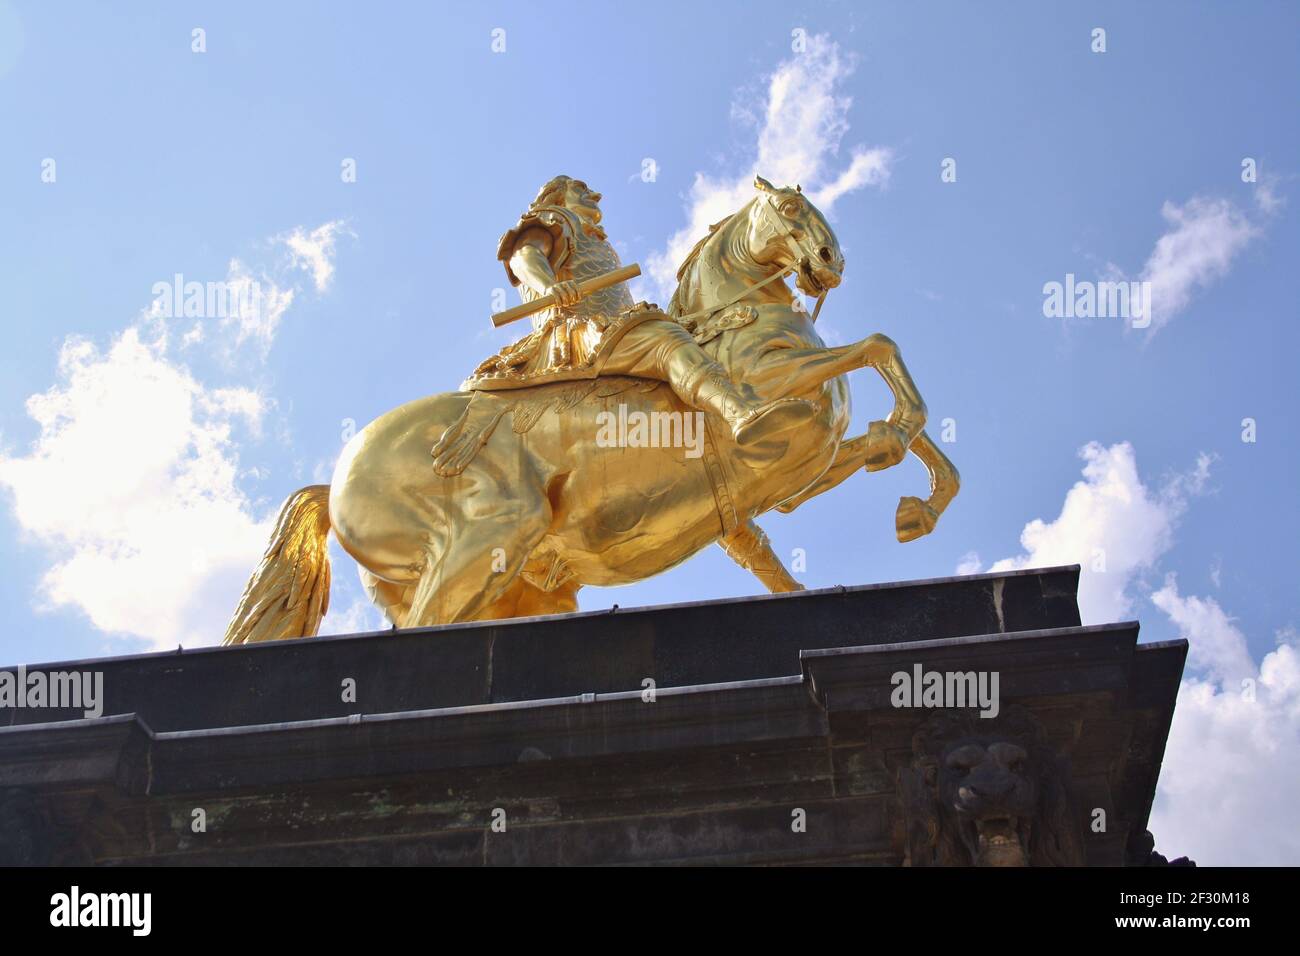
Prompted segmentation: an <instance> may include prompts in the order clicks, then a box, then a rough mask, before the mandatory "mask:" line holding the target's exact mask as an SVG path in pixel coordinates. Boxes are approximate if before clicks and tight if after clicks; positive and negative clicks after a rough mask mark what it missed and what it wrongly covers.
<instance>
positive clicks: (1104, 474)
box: [957, 442, 1211, 624]
mask: <svg viewBox="0 0 1300 956" xmlns="http://www.w3.org/2000/svg"><path fill="white" fill-rule="evenodd" d="M1080 455H1081V456H1082V458H1083V460H1084V463H1085V464H1084V467H1083V480H1082V481H1079V482H1076V483H1075V485H1074V486H1073V487H1072V488H1071V489H1070V490H1069V491H1068V492H1066V495H1065V501H1064V503H1063V504H1062V505H1061V513H1060V514H1059V515H1057V517H1056V518H1055V519H1053V520H1051V521H1044V520H1043V519H1041V518H1035V519H1034V520H1033V521H1031V522H1029V523H1028V524H1027V525H1025V528H1024V530H1023V531H1022V532H1021V535H1020V543H1021V545H1022V546H1023V547H1024V549H1025V553H1024V554H1022V555H1019V556H1017V557H1013V558H1005V559H1003V560H1001V561H997V562H995V563H994V564H993V565H992V566H991V567H990V568H989V569H988V570H989V571H1012V570H1017V569H1020V568H1034V567H1045V566H1049V565H1058V564H1079V565H1082V568H1083V570H1082V573H1081V574H1080V577H1079V613H1080V615H1081V616H1082V618H1083V623H1085V624H1103V623H1108V622H1111V621H1118V620H1122V619H1124V618H1127V617H1129V616H1130V615H1131V611H1132V607H1133V598H1132V596H1131V595H1130V594H1129V586H1130V584H1131V583H1132V582H1133V581H1134V580H1135V579H1136V578H1137V577H1138V576H1139V575H1140V574H1142V573H1143V572H1145V571H1148V570H1150V569H1152V568H1154V566H1155V564H1156V561H1157V560H1158V559H1159V558H1160V557H1161V556H1162V555H1163V554H1164V553H1165V552H1166V551H1168V550H1169V548H1170V546H1171V545H1172V543H1173V529H1174V526H1175V525H1176V523H1177V521H1178V519H1179V518H1180V517H1181V516H1182V514H1183V512H1184V511H1185V510H1186V507H1187V501H1188V499H1189V497H1191V496H1192V495H1195V494H1199V493H1200V492H1201V490H1202V489H1203V487H1204V485H1205V482H1206V481H1207V479H1208V476H1209V467H1210V462H1211V459H1210V457H1209V456H1207V455H1201V456H1200V457H1199V458H1198V460H1197V463H1196V466H1195V468H1194V469H1193V470H1192V471H1191V472H1188V473H1186V474H1182V475H1176V476H1174V477H1173V478H1171V479H1169V480H1168V481H1167V482H1166V483H1165V485H1164V486H1163V487H1162V488H1160V489H1158V490H1152V489H1151V488H1148V487H1147V486H1146V485H1145V484H1144V483H1143V482H1142V479H1141V477H1140V476H1139V474H1138V468H1137V456H1136V455H1135V453H1134V451H1133V446H1132V445H1130V444H1129V443H1128V442H1120V443H1118V444H1115V445H1111V446H1110V447H1109V448H1107V447H1104V446H1102V445H1101V444H1099V443H1097V442H1091V443H1089V444H1088V445H1086V446H1085V447H1084V448H1083V449H1081V450H1080ZM979 568H980V561H979V556H978V555H975V554H968V555H967V556H966V557H965V558H963V559H962V563H961V565H960V566H959V567H958V569H957V573H958V574H969V573H973V572H975V571H978V570H979Z"/></svg>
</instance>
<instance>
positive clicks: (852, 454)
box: [776, 431, 961, 543]
mask: <svg viewBox="0 0 1300 956" xmlns="http://www.w3.org/2000/svg"><path fill="white" fill-rule="evenodd" d="M876 447H877V446H876V439H873V437H872V436H871V433H870V432H868V433H867V434H865V435H859V436H858V437H857V438H850V439H848V440H847V441H843V442H841V443H840V447H839V449H838V450H837V451H836V453H835V459H834V460H833V461H832V462H831V464H830V467H829V468H827V469H826V471H825V472H824V473H823V474H822V476H821V477H820V478H818V479H817V481H815V482H813V484H811V485H810V486H809V487H807V488H805V489H804V490H803V491H801V492H800V493H799V494H797V495H795V496H794V497H793V498H789V499H787V500H786V501H783V502H782V503H781V504H780V505H779V506H777V509H776V510H777V511H780V512H781V513H782V514H789V513H790V512H791V511H794V510H795V509H796V508H798V507H799V506H800V505H801V504H803V503H804V502H805V501H807V500H809V499H810V498H816V497H817V496H818V495H820V494H824V493H825V492H827V491H830V490H831V489H832V488H834V487H835V486H836V485H838V484H839V483H840V482H842V481H844V480H845V479H846V478H848V477H849V476H850V475H852V474H854V473H855V472H856V471H857V470H858V469H859V468H867V469H868V470H870V469H869V466H868V457H869V456H870V455H871V454H873V453H875V452H874V451H873V449H875V448H876ZM910 451H911V452H912V454H914V455H916V457H917V458H918V459H920V461H921V464H923V465H925V470H926V472H928V473H929V476H930V497H929V498H927V499H925V500H924V501H922V500H921V499H920V498H916V497H913V496H911V495H908V496H905V497H903V498H900V499H899V500H898V510H897V511H896V512H895V514H894V532H895V534H897V536H898V540H899V541H901V542H904V543H906V542H908V541H915V540H916V539H917V538H920V537H922V536H924V535H927V534H929V533H930V532H931V531H933V530H934V526H935V524H936V522H938V520H939V515H941V514H943V512H944V509H945V508H947V507H948V504H949V503H950V502H951V501H952V499H953V498H955V497H956V495H957V492H958V490H959V489H960V488H961V476H960V475H959V474H958V473H957V469H956V467H954V465H953V463H952V462H951V461H949V460H948V456H947V455H945V454H944V453H943V452H942V451H941V450H940V449H939V446H938V445H936V444H935V443H934V441H933V440H931V438H930V436H929V435H927V434H926V433H925V432H924V431H922V432H921V433H920V434H919V435H917V436H916V438H915V439H913V441H912V445H911V448H910Z"/></svg>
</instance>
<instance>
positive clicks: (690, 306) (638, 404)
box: [225, 178, 958, 644]
mask: <svg viewBox="0 0 1300 956" xmlns="http://www.w3.org/2000/svg"><path fill="white" fill-rule="evenodd" d="M755 186H756V189H757V191H758V193H757V195H756V196H755V197H754V199H752V200H751V201H750V202H749V203H747V204H746V205H745V206H744V207H743V208H742V209H741V210H739V211H738V212H737V213H735V214H734V215H732V216H729V217H728V218H727V219H725V220H723V221H722V222H721V223H719V224H718V225H716V226H714V227H713V228H712V230H711V231H710V234H709V235H708V236H706V237H705V238H704V239H702V240H701V241H700V243H699V244H698V245H697V246H696V247H695V249H694V250H692V252H691V254H690V255H689V256H688V257H687V260H686V262H685V263H684V264H683V265H682V268H681V270H680V271H679V272H678V280H679V281H678V287H677V291H676V293H675V294H674V295H673V298H672V302H671V304H670V306H669V310H668V311H669V314H670V315H672V316H673V317H675V318H677V319H678V320H679V321H682V322H683V324H684V325H685V326H686V327H687V328H689V329H691V330H692V332H693V333H694V335H695V337H696V339H697V341H699V342H700V343H701V344H702V345H703V347H704V348H705V350H706V351H708V352H709V353H710V354H711V355H712V356H713V357H714V358H715V359H717V361H718V362H719V363H721V365H722V366H723V367H724V368H725V369H726V370H727V372H728V374H729V375H730V376H731V377H732V378H733V379H734V380H735V381H737V382H742V383H744V384H747V385H748V386H750V387H751V388H753V390H754V391H755V392H756V393H757V394H758V395H759V396H760V397H761V398H765V399H776V398H783V397H798V398H802V399H805V400H808V401H810V402H812V403H814V404H815V406H816V414H815V416H814V418H813V420H812V421H811V422H809V423H808V424H807V425H806V426H803V427H801V428H799V429H798V430H796V431H793V432H787V433H786V434H784V435H781V436H779V437H778V438H774V439H771V440H769V441H766V442H760V443H758V444H753V445H746V446H740V445H737V444H736V443H735V442H734V441H732V439H731V433H730V430H729V429H728V428H727V427H725V425H724V423H722V422H721V420H713V418H712V417H711V416H710V417H709V418H708V419H706V420H705V432H704V443H703V454H702V455H700V456H698V457H691V456H688V455H686V454H684V452H683V448H681V447H676V448H674V447H627V446H626V445H625V446H622V447H604V445H607V444H608V443H601V442H597V441H596V436H597V434H598V433H599V432H600V430H601V428H602V424H603V423H606V422H608V421H609V420H610V418H609V416H611V415H614V416H620V414H621V415H622V416H623V417H622V418H620V420H634V419H635V416H636V413H644V414H645V415H646V416H647V418H649V416H650V415H651V413H664V412H670V413H677V414H679V415H691V414H694V412H693V410H691V409H689V408H687V407H686V406H684V405H683V404H682V403H681V402H680V401H679V400H678V398H677V397H676V396H675V395H674V394H673V392H672V391H671V389H669V388H668V386H667V385H664V384H662V383H656V382H651V381H646V380H640V379H629V378H618V377H613V378H609V377H603V378H599V379H590V380H584V381H574V382H563V383H557V384H551V385H544V386H538V387H533V388H528V389H520V390H517V391H507V392H493V393H479V394H478V395H477V397H476V398H475V400H476V401H484V402H490V403H493V408H494V410H495V414H494V415H493V416H490V418H491V421H492V426H491V427H489V428H486V429H484V430H483V432H482V433H481V434H480V435H478V436H476V440H477V441H478V442H479V444H480V445H481V447H480V448H479V450H478V452H477V454H476V455H475V456H474V458H473V459H472V461H471V462H470V463H469V465H468V466H467V467H465V469H464V470H463V471H462V472H461V473H460V474H458V475H455V476H451V477H443V476H440V475H438V474H437V473H436V472H435V471H434V468H433V466H432V461H431V458H430V449H431V448H432V447H433V446H434V445H435V443H436V442H437V441H438V439H439V438H440V437H441V436H442V434H443V433H444V431H446V430H447V429H448V427H449V426H453V425H454V424H455V423H457V422H460V421H461V420H462V417H463V413H464V411H465V409H466V406H467V404H468V402H469V401H470V400H471V395H470V394H469V393H466V392H452V393H445V394H441V395H433V396H429V397H427V398H422V399H418V400H416V401H413V402H409V403H407V404H406V405H403V406H401V407H399V408H396V409H394V410H393V411H390V412H388V413H386V414H384V415H382V416H380V417H379V418H378V419H376V420H375V421H373V422H371V423H370V424H369V425H368V426H366V428H364V429H363V430H362V431H360V432H359V433H357V435H356V436H355V437H354V438H353V439H352V440H351V442H349V443H348V445H347V446H346V447H345V448H344V450H343V453H342V454H341V456H340V457H339V461H338V463H337V465H336V467H335V470H334V476H333V480H332V482H331V483H330V484H329V485H314V486H311V487H308V488H304V489H301V490H300V491H298V492H296V493H295V494H294V495H292V496H290V498H289V500H288V501H287V502H286V503H285V505H284V508H283V509H282V511H281V513H280V517H279V520H278V522H277V527H276V529H275V532H274V534H273V536H272V540H271V544H270V546H269V547H268V549H267V552H266V555H265V556H264V557H263V559H262V563H261V564H260V565H259V566H258V568H257V570H256V571H254V573H253V576H252V578H251V579H250V581H249V583H248V587H247V588H246V589H245V591H244V595H243V598H242V600H241V602H240V606H239V608H238V610H237V611H236V613H235V616H234V618H233V619H232V621H231V624H230V628H229V630H228V631H227V633H226V638H225V643H228V644H238V643H245V642H249V641H259V640H269V639H275V638H287V637H300V636H310V635H312V634H315V633H316V630H317V627H318V626H319V623H320V619H321V618H322V617H323V616H324V613H325V610H326V607H327V606H328V600H329V593H328V592H329V579H330V571H329V558H328V552H327V549H326V538H327V535H328V533H329V531H330V529H331V528H332V529H333V530H334V533H335V535H336V536H337V537H338V540H339V542H340V544H342V546H343V548H344V550H346V551H347V552H348V553H349V554H350V555H351V556H352V557H354V558H355V559H356V560H357V562H358V563H359V564H360V565H361V568H362V572H361V574H362V580H363V582H364V584H365V586H366V589H367V593H368V594H369V595H370V596H371V598H372V599H373V600H374V601H375V603H376V604H377V605H379V606H380V607H381V608H382V609H383V611H384V614H385V615H386V616H387V618H388V619H389V620H390V621H391V622H392V623H393V624H395V625H396V626H398V627H415V626H422V625H432V624H449V623H454V622H458V621H472V620H485V619H494V618H505V617H517V616H525V615H534V614H552V613H560V612H565V611H573V610H576V609H577V592H578V589H579V588H581V587H582V586H584V585H598V586H611V585H618V584H629V583H632V582H635V581H639V580H642V579H644V578H648V577H650V576H651V575H654V574H658V573H660V572H662V571H666V570H668V569H669V568H671V567H674V566H676V565H678V564H680V563H682V562H683V561H685V560H686V559H687V558H689V557H691V556H692V555H694V554H696V553H698V552H699V551H701V550H703V549H704V548H705V547H707V546H708V545H709V544H712V543H713V542H715V541H716V542H718V543H720V544H721V545H722V547H723V548H724V549H725V550H726V552H727V553H728V554H729V555H730V556H731V557H732V558H733V559H734V560H735V561H737V563H739V564H740V565H742V566H743V567H745V568H748V569H749V570H751V571H752V572H753V573H754V574H755V575H756V576H757V577H758V579H759V580H760V581H761V582H762V583H763V584H764V586H766V587H767V588H768V589H769V590H771V591H792V590H800V589H801V586H800V585H799V583H798V582H797V581H795V580H794V578H793V577H791V576H790V574H789V573H788V572H787V571H786V570H785V568H784V567H783V566H782V564H781V561H780V559H779V558H778V557H777V556H776V554H775V553H774V552H773V550H772V548H771V546H770V545H769V543H768V541H767V537H766V535H764V534H763V532H762V531H761V530H760V529H759V528H758V526H757V525H756V524H755V523H754V518H755V517H757V516H758V515H760V514H763V513H765V512H767V511H770V510H772V509H777V510H780V511H782V512H789V511H792V510H794V509H795V508H796V507H798V506H799V505H800V504H802V503H803V502H804V501H807V500H808V499H809V498H811V497H813V496H815V495H819V494H821V493H822V492H824V491H827V490H829V489H830V488H833V487H834V486H836V485H838V484H839V483H840V482H841V481H843V480H845V479H846V478H847V477H848V476H849V475H851V474H853V473H854V472H856V471H857V470H858V469H859V468H864V469H865V470H867V471H879V470H880V469H883V468H887V467H889V466H891V465H894V464H897V463H898V462H899V461H901V460H902V459H903V457H904V456H905V455H906V453H907V451H908V450H909V449H910V450H911V451H912V452H913V453H914V454H916V456H917V457H918V458H920V460H921V461H922V462H923V463H924V464H925V466H926V469H927V471H928V472H929V475H930V485H931V493H930V496H929V498H928V499H927V500H925V501H922V500H920V499H919V498H914V497H905V498H903V499H902V500H901V501H900V502H899V506H898V513H897V517H896V526H897V535H898V539H899V540H900V541H910V540H912V539H914V538H917V537H920V536H921V535H924V534H928V533H929V532H930V531H931V530H933V528H934V525H935V522H936V521H937V519H938V516H939V514H940V513H942V511H943V510H944V508H946V507H947V505H948V503H949V502H950V501H951V500H952V498H953V496H954V495H955V494H956V493H957V489H958V476H957V471H956V469H955V468H953V466H952V464H951V463H950V462H949V461H948V459H947V458H946V457H945V456H944V455H943V453H942V452H941V451H940V450H939V449H938V448H937V447H936V446H935V444H934V443H933V442H932V441H931V440H930V438H929V437H928V436H927V435H926V434H925V432H924V430H923V429H924V425H925V416H926V409H925V403H924V402H923V401H922V399H921V396H920V394H919V392H918V391H917V389H916V386H915V384H914V383H913V382H912V379H911V376H910V375H909V374H908V372H907V369H906V367H905V366H904V365H903V362H902V359H901V357H900V356H899V351H898V348H897V347H896V346H895V345H894V343H893V342H892V341H890V340H889V339H888V338H886V337H885V336H883V335H872V336H869V337H868V338H866V339H863V340H862V341H861V342H857V343H855V344H852V345H846V346H842V347H838V348H827V347H826V345H825V343H824V342H822V340H821V338H820V337H819V336H818V335H817V332H816V329H815V327H814V324H813V317H812V316H809V315H808V314H807V313H806V312H805V311H803V310H801V309H798V308H796V307H795V303H794V299H793V296H792V294H791V292H790V289H789V288H788V287H787V286H786V284H785V282H783V281H780V280H781V278H784V276H786V275H789V274H791V273H793V274H794V275H795V276H796V282H797V284H798V286H799V288H800V289H801V290H802V291H804V292H806V293H808V294H810V295H819V296H820V295H824V294H825V293H826V292H827V291H828V290H829V289H831V288H834V287H835V286H837V285H838V284H839V282H840V276H841V273H842V270H843V267H844V259H843V256H842V254H841V253H840V249H839V242H838V240H837V239H836V238H835V233H834V232H833V230H832V229H831V228H830V225H829V224H828V223H827V222H826V219H825V218H824V217H823V216H822V214H821V212H820V211H818V210H817V209H816V208H815V207H814V206H813V204H812V203H811V202H809V200H808V199H807V197H805V196H804V195H803V194H802V192H801V191H800V190H799V189H798V188H797V187H796V188H794V189H791V188H788V187H787V188H783V189H777V188H775V187H774V186H772V185H771V184H770V183H768V182H766V181H765V180H763V179H761V178H760V179H758V180H756V182H755ZM864 367H871V368H875V369H876V370H877V371H878V372H879V373H880V375H881V376H882V377H883V378H884V380H885V382H886V383H887V384H888V386H889V388H890V390H891V391H892V392H893V395H894V409H893V411H892V412H891V414H890V415H889V417H888V418H887V419H885V420H883V421H875V422H872V423H871V425H870V427H869V428H868V430H867V432H866V434H864V435H859V436H857V437H856V438H851V439H847V440H846V439H845V438H844V433H845V431H846V429H847V427H848V422H849V389H848V383H847V380H846V379H845V377H844V376H845V374H846V373H847V372H850V371H852V370H853V369H857V368H864ZM620 406H623V408H622V409H621V410H620Z"/></svg>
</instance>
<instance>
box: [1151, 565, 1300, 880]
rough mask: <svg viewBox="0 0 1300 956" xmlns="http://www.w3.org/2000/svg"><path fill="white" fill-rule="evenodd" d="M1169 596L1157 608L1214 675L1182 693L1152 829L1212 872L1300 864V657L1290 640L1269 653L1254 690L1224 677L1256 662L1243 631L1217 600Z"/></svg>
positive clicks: (1174, 851) (1163, 843)
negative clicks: (1299, 813)
mask: <svg viewBox="0 0 1300 956" xmlns="http://www.w3.org/2000/svg"><path fill="white" fill-rule="evenodd" d="M1165 590H1166V592H1168V593H1165V592H1161V593H1165V597H1164V598H1163V599H1162V600H1161V602H1158V603H1159V604H1160V606H1161V607H1162V609H1163V610H1166V612H1167V613H1169V614H1170V617H1171V618H1172V619H1173V620H1174V622H1175V623H1176V624H1177V625H1178V627H1179V630H1180V631H1181V632H1182V634H1183V636H1184V637H1186V638H1187V639H1188V641H1189V643H1190V645H1191V650H1190V660H1191V662H1192V663H1193V666H1202V665H1203V666H1206V667H1207V668H1208V669H1209V670H1210V671H1211V676H1210V677H1209V678H1208V679H1197V678H1193V679H1188V680H1185V681H1183V683H1182V685H1181V686H1180V688H1179V692H1178V703H1177V707H1176V709H1175V711H1174V722H1173V726H1172V727H1171V728H1170V732H1169V741H1168V743H1167V745H1166V747H1165V755H1164V762H1163V764H1162V767H1161V772H1160V784H1159V787H1158V788H1157V791H1156V800H1155V805H1154V806H1153V807H1152V811H1151V821H1150V824H1149V827H1150V830H1151V832H1152V833H1153V834H1155V838H1156V849H1157V850H1159V851H1160V852H1161V853H1163V854H1165V855H1166V856H1189V857H1191V858H1192V859H1193V860H1195V861H1196V862H1197V863H1199V864H1202V865H1210V866H1227V865H1241V866H1296V865H1297V864H1300V828H1297V827H1296V826H1295V822H1294V821H1295V808H1294V806H1293V804H1294V802H1295V793H1294V790H1293V787H1294V786H1295V782H1296V781H1297V780H1300V653H1297V650H1296V647H1295V646H1294V643H1290V642H1288V643H1282V644H1281V646H1279V647H1278V649H1277V650H1275V651H1272V652H1270V653H1269V654H1267V655H1265V657H1264V660H1263V663H1262V664H1261V666H1260V667H1259V670H1258V673H1257V674H1256V673H1255V671H1254V667H1253V665H1252V666H1251V667H1250V674H1251V676H1252V677H1254V685H1253V688H1250V690H1252V691H1253V694H1252V693H1248V692H1247V691H1246V689H1244V688H1243V687H1242V686H1241V684H1240V682H1239V680H1238V679H1237V678H1235V677H1229V676H1225V674H1224V673H1221V672H1224V671H1226V672H1233V673H1235V672H1239V671H1240V669H1241V667H1242V665H1243V661H1244V662H1249V661H1250V657H1249V653H1248V651H1247V649H1246V640H1245V637H1244V636H1243V635H1242V634H1241V632H1240V631H1239V630H1237V628H1236V627H1234V626H1233V625H1232V624H1231V622H1230V620H1229V619H1228V618H1227V617H1226V615H1224V614H1223V612H1222V610H1221V609H1220V608H1219V607H1218V605H1217V604H1215V602H1214V601H1212V600H1209V599H1200V598H1195V597H1189V598H1180V597H1178V595H1177V591H1176V590H1170V589H1168V588H1166V589H1165ZM1279 637H1280V638H1281V639H1283V640H1287V639H1288V635H1287V634H1285V633H1284V634H1281V635H1279ZM1289 637H1290V638H1293V637H1294V634H1291V635H1289ZM1198 646H1199V648H1200V649H1199V650H1198Z"/></svg>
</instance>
